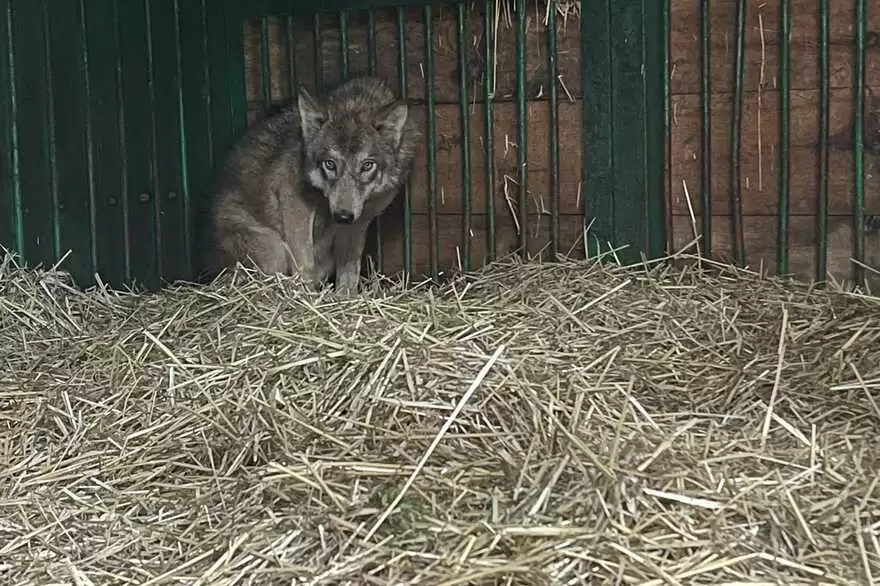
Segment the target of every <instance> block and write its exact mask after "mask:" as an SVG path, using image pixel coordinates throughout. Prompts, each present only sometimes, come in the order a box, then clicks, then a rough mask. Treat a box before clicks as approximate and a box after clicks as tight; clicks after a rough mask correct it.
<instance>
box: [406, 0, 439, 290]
mask: <svg viewBox="0 0 880 586" xmlns="http://www.w3.org/2000/svg"><path fill="white" fill-rule="evenodd" d="M397 70H398V73H399V75H400V98H401V99H402V100H404V101H406V98H407V94H408V92H407V75H406V12H405V11H404V9H403V8H398V9H397ZM431 143H433V140H431V141H430V142H429V144H431ZM411 183H412V182H411V180H408V181H407V183H406V185H405V186H404V189H403V270H404V278H405V280H406V282H407V283H409V279H410V277H411V275H412V270H413V261H412V197H411V192H410V186H411Z"/></svg>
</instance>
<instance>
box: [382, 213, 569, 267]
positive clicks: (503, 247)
mask: <svg viewBox="0 0 880 586" xmlns="http://www.w3.org/2000/svg"><path fill="white" fill-rule="evenodd" d="M383 221H384V224H383V225H384V226H388V230H387V231H385V232H384V236H385V237H384V239H383V246H382V250H383V254H384V261H385V266H384V267H383V268H384V272H385V274H388V275H393V274H396V273H398V272H400V271H402V270H403V268H404V266H403V247H404V241H403V233H402V230H401V228H400V221H399V217H397V214H395V213H394V211H393V210H391V213H389V214H387V215H386V216H385V217H384V218H383ZM437 227H438V235H439V241H440V242H439V243H440V246H439V248H438V258H439V265H440V267H441V270H443V271H449V270H457V268H458V267H459V266H460V265H459V263H460V260H461V255H462V246H463V239H462V222H461V217H460V216H454V215H443V216H438V218H437ZM528 228H529V254H530V255H532V256H533V257H534V258H537V259H539V260H540V259H542V260H548V259H549V258H550V256H549V250H550V246H549V244H550V218H549V217H548V216H546V215H537V214H532V215H531V216H530V218H529V226H528ZM412 231H413V234H414V237H413V242H412V254H413V274H414V275H427V274H430V270H431V267H430V258H431V256H430V252H431V238H430V222H429V217H428V216H427V215H426V214H414V215H413V217H412ZM559 234H560V238H559V241H560V252H561V253H563V254H569V255H571V256H572V257H575V258H578V257H583V253H584V249H583V231H582V219H581V217H580V216H578V215H570V214H569V215H565V216H561V217H560V219H559ZM516 243H517V231H516V227H515V225H514V224H513V222H512V221H510V220H508V219H506V218H499V220H498V223H497V224H496V246H497V256H505V255H506V254H509V253H511V252H513V251H514V250H515V248H516ZM471 247H472V248H471V269H477V268H479V267H481V266H483V265H485V263H486V262H487V259H488V256H487V236H486V218H485V216H484V215H482V214H480V215H477V216H474V218H473V224H472V236H471Z"/></svg>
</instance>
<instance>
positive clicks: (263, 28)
mask: <svg viewBox="0 0 880 586" xmlns="http://www.w3.org/2000/svg"><path fill="white" fill-rule="evenodd" d="M260 82H261V83H262V86H263V108H265V110H266V112H269V111H270V110H271V109H272V63H271V60H270V56H269V17H267V16H264V17H262V18H261V19H260Z"/></svg>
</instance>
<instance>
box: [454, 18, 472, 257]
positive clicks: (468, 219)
mask: <svg viewBox="0 0 880 586" xmlns="http://www.w3.org/2000/svg"><path fill="white" fill-rule="evenodd" d="M456 8H457V10H456V14H455V24H456V27H455V39H456V44H457V50H458V92H459V93H458V106H459V109H460V110H459V114H460V119H461V122H460V124H461V202H462V224H461V238H462V243H463V247H462V248H463V250H462V254H461V256H462V265H461V269H462V271H463V272H469V271H470V267H471V233H472V228H473V217H472V213H473V212H472V209H471V147H470V144H471V143H470V140H471V127H470V112H468V102H469V99H468V64H467V55H466V51H465V43H466V42H467V36H466V32H465V31H466V30H467V14H466V13H465V3H464V2H460V3H459V4H457V5H456Z"/></svg>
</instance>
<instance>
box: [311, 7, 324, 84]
mask: <svg viewBox="0 0 880 586" xmlns="http://www.w3.org/2000/svg"><path fill="white" fill-rule="evenodd" d="M312 40H313V42H314V51H315V88H316V89H317V91H318V93H321V92H323V91H324V48H323V45H322V43H321V17H320V15H319V14H318V13H317V12H316V13H314V14H313V15H312Z"/></svg>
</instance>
